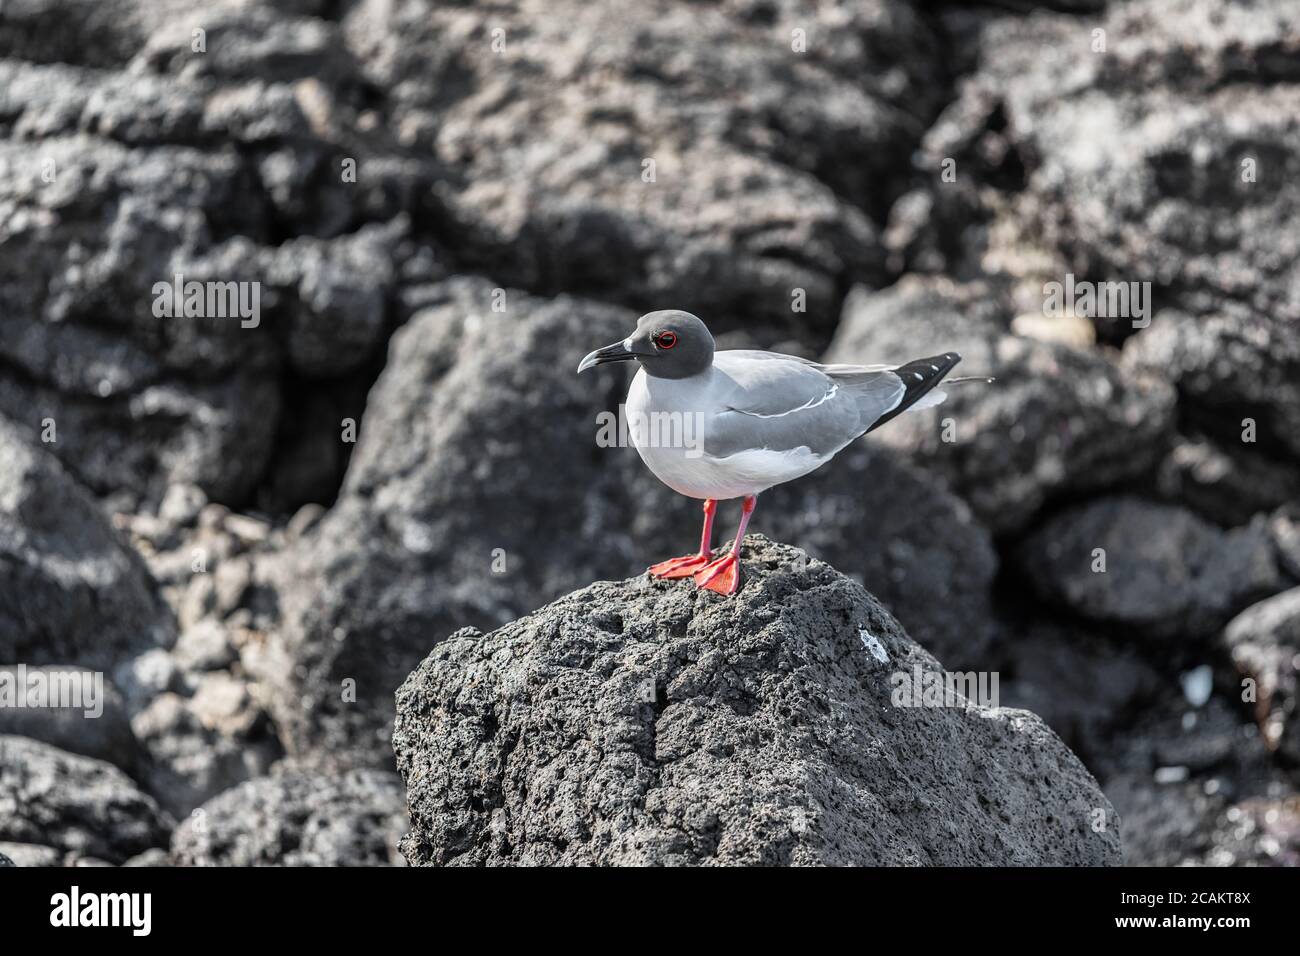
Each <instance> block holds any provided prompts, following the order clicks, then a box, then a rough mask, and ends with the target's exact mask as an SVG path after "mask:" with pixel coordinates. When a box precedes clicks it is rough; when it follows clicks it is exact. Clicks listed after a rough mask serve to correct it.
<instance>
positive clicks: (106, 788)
mask: <svg viewBox="0 0 1300 956" xmlns="http://www.w3.org/2000/svg"><path fill="white" fill-rule="evenodd" d="M171 825H172V821H171V820H170V819H169V818H168V816H167V814H166V813H164V812H163V811H162V810H160V809H159V808H158V805H157V804H156V803H155V802H154V801H153V800H152V799H151V798H150V797H148V796H146V795H145V794H143V793H141V792H140V791H139V790H138V789H137V788H136V786H135V784H134V783H132V782H131V780H130V779H129V778H128V777H127V776H126V774H124V773H123V772H122V771H120V770H118V769H117V768H116V767H113V766H110V765H109V764H106V763H103V762H102V761H99V760H93V759H91V758H90V757H82V756H79V755H75V754H70V753H66V752H65V751H62V750H58V749H57V748H54V747H51V746H49V745H48V744H43V743H38V742H37V741H34V740H28V739H27V738H25V737H11V736H7V735H6V736H0V840H7V841H13V842H16V843H36V844H42V845H48V846H52V847H55V848H57V849H59V850H63V851H67V852H74V853H76V854H78V855H80V856H93V857H98V858H101V859H104V860H107V861H108V862H110V863H121V862H122V861H124V860H126V859H127V858H128V857H131V856H134V855H135V854H137V853H140V852H141V851H143V850H147V849H149V848H150V847H155V846H163V845H165V844H166V842H167V835H168V833H169V832H170V830H171Z"/></svg>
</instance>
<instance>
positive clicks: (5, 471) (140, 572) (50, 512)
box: [0, 417, 175, 669]
mask: <svg viewBox="0 0 1300 956" xmlns="http://www.w3.org/2000/svg"><path fill="white" fill-rule="evenodd" d="M173 640H175V622H174V621H173V619H172V616H171V613H170V611H169V610H168V609H167V607H166V605H164V603H163V602H162V601H161V600H160V599H159V597H158V594H157V591H156V589H155V588H154V586H153V582H152V580H151V579H150V577H149V572H148V571H147V570H146V568H145V566H144V562H142V561H141V560H140V557H139V555H137V554H135V553H134V552H133V551H132V550H131V549H130V547H128V546H127V544H126V542H125V541H123V540H122V539H121V537H120V536H119V535H118V534H117V533H116V532H115V531H114V530H113V528H112V526H111V525H110V524H109V522H108V520H107V519H106V518H105V517H104V515H103V513H102V512H101V511H100V510H99V508H98V507H97V506H96V504H95V502H94V501H93V500H92V499H91V497H90V496H89V495H88V494H86V492H85V491H84V490H83V489H82V488H81V487H79V486H78V485H77V483H76V482H75V481H73V480H72V479H71V478H70V477H68V475H66V474H65V473H64V470H63V468H62V467H61V466H60V465H59V463H58V461H57V460H56V459H55V458H54V457H53V456H52V455H50V454H49V453H48V452H46V451H44V450H41V449H40V448H39V447H33V446H32V445H31V444H29V443H28V442H27V441H26V440H24V438H22V437H21V436H20V435H19V433H18V432H17V431H16V430H15V429H14V428H13V427H12V425H11V424H10V423H9V422H8V421H6V420H5V419H4V418H2V417H0V662H3V663H6V664H16V663H25V664H57V665H65V666H67V665H81V666H86V667H91V668H101V669H102V668H109V667H111V666H113V665H114V664H116V663H118V662H120V661H122V660H123V659H125V658H126V657H128V656H130V655H133V654H138V653H141V652H142V651H144V650H146V649H148V648H150V647H155V646H169V645H170V644H171V642H172V641H173Z"/></svg>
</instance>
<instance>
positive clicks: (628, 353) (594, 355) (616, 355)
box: [578, 342, 636, 372]
mask: <svg viewBox="0 0 1300 956" xmlns="http://www.w3.org/2000/svg"><path fill="white" fill-rule="evenodd" d="M634 358H636V353H635V352H633V351H632V350H631V349H629V348H628V347H627V345H626V344H624V343H623V342H615V343H614V344H613V345H606V346H605V347H604V348H603V349H596V351H594V352H589V353H587V357H586V358H584V359H583V360H582V361H581V362H579V363H578V371H579V372H585V371H586V370H587V369H589V368H594V367H596V366H597V365H605V364H607V363H609V362H626V361H627V360H628V359H634Z"/></svg>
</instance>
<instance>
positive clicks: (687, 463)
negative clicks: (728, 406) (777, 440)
mask: <svg viewBox="0 0 1300 956" xmlns="http://www.w3.org/2000/svg"><path fill="white" fill-rule="evenodd" d="M655 384H656V380H655V379H653V378H651V377H650V376H648V375H646V373H645V369H641V370H639V371H638V372H637V373H636V377H635V378H633V379H632V386H631V388H629V389H628V393H627V402H626V403H625V413H626V415H627V421H628V437H629V438H630V439H631V441H632V445H633V446H634V447H635V448H636V450H637V454H639V455H640V456H641V460H642V461H643V462H645V464H646V467H647V468H649V469H650V471H651V472H653V473H654V476H655V477H656V478H658V479H659V480H660V481H662V482H663V483H664V484H665V485H667V486H668V487H669V488H671V489H673V491H676V492H677V493H678V494H682V495H686V496H687V497H689V498H714V499H718V500H726V499H729V498H740V497H743V496H745V495H756V494H758V493H759V492H761V491H765V490H767V489H768V488H771V487H772V486H773V485H779V484H781V483H782V482H784V481H790V480H792V479H794V478H798V477H801V476H802V475H806V474H808V473H809V472H810V471H813V470H815V469H816V468H818V467H820V466H821V465H822V464H824V463H825V462H826V461H828V460H829V457H827V458H821V457H818V456H817V455H814V454H813V453H812V451H811V450H810V449H808V448H807V447H801V448H795V449H792V450H789V451H774V450H771V449H767V448H757V449H751V450H748V451H743V452H738V453H737V454H734V455H729V456H727V457H726V458H711V457H709V456H708V455H707V454H705V453H704V449H703V440H704V435H705V434H707V429H708V428H709V423H710V420H711V419H712V417H713V415H714V414H715V410H713V409H708V408H706V407H705V406H704V405H703V403H702V402H701V398H702V394H701V393H702V392H703V390H704V388H705V387H706V385H707V379H706V378H705V377H704V376H701V381H700V382H698V383H692V382H691V381H690V380H681V379H679V380H675V381H674V382H673V384H672V387H671V388H663V387H662V384H661V385H660V387H659V388H657V389H656V387H655Z"/></svg>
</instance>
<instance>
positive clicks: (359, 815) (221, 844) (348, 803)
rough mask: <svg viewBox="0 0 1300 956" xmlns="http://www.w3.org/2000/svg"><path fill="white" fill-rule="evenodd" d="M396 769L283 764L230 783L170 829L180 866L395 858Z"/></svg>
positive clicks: (393, 861)
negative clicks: (302, 769)
mask: <svg viewBox="0 0 1300 956" xmlns="http://www.w3.org/2000/svg"><path fill="white" fill-rule="evenodd" d="M404 822H405V821H404V814H403V803H402V786H401V781H399V780H398V779H397V777H396V775H394V774H392V773H385V772H383V771H373V770H356V771H350V772H348V773H344V774H340V775H338V776H315V775H306V774H300V773H294V772H287V773H284V774H282V775H277V776H272V777H262V778H260V779H257V780H251V781H249V782H247V783H243V784H240V785H239V786H237V787H234V788H233V789H230V790H227V791H226V792H225V793H222V794H220V795H218V796H216V797H214V798H213V799H211V800H209V801H208V802H207V803H205V804H204V805H203V806H202V807H199V808H198V809H196V810H195V811H194V812H193V813H191V814H190V815H189V817H188V818H187V819H186V820H185V821H184V822H183V823H182V824H181V825H180V826H179V827H177V828H176V832H175V833H174V834H173V835H172V844H171V855H172V861H173V862H174V863H175V864H177V865H180V866H400V865H402V857H401V856H400V854H398V852H397V840H398V838H399V837H400V836H401V834H402V828H403V825H404Z"/></svg>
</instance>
